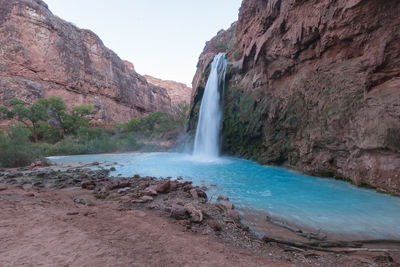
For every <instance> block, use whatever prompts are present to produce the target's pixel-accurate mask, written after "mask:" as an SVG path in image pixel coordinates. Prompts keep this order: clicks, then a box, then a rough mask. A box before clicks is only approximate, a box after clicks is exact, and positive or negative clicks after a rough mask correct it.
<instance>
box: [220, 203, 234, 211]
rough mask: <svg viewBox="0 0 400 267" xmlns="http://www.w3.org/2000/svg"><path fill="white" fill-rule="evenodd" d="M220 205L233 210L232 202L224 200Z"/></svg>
mask: <svg viewBox="0 0 400 267" xmlns="http://www.w3.org/2000/svg"><path fill="white" fill-rule="evenodd" d="M222 205H223V206H224V207H225V208H226V209H227V210H233V208H234V206H233V203H232V202H229V201H225V202H223V203H222Z"/></svg>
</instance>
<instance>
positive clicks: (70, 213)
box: [67, 211, 79, 216]
mask: <svg viewBox="0 0 400 267" xmlns="http://www.w3.org/2000/svg"><path fill="white" fill-rule="evenodd" d="M78 214H79V212H76V211H74V212H68V213H67V215H68V216H72V215H78Z"/></svg>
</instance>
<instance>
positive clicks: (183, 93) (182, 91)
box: [144, 75, 192, 106]
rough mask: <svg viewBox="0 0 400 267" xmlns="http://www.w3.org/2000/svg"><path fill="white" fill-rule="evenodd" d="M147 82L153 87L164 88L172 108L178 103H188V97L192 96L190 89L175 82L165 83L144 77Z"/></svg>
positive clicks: (147, 76) (150, 77)
mask: <svg viewBox="0 0 400 267" xmlns="http://www.w3.org/2000/svg"><path fill="white" fill-rule="evenodd" d="M144 77H145V78H146V80H147V82H148V83H150V84H153V85H155V86H159V87H162V88H165V89H166V90H167V93H168V95H169V97H170V98H171V104H172V105H173V106H176V105H178V104H179V103H189V102H190V96H191V94H192V88H190V87H188V86H186V84H183V83H179V82H175V81H165V80H161V79H158V78H154V77H152V76H150V75H144Z"/></svg>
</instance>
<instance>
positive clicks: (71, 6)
mask: <svg viewBox="0 0 400 267" xmlns="http://www.w3.org/2000/svg"><path fill="white" fill-rule="evenodd" d="M45 2H46V3H47V4H48V5H49V8H50V10H51V11H52V12H53V13H54V14H55V15H57V16H59V17H61V18H63V19H64V20H67V21H69V22H72V23H74V24H75V25H76V26H78V27H80V28H85V29H90V30H92V31H93V32H95V33H96V34H97V35H99V37H100V38H101V39H102V40H103V42H104V44H105V45H106V46H107V47H108V48H110V49H112V50H113V51H114V52H116V53H117V54H118V55H119V56H120V57H121V58H122V59H126V60H129V61H131V62H132V63H133V64H134V65H135V69H136V71H137V72H138V73H140V74H149V75H152V76H155V77H157V78H161V79H164V80H175V81H179V82H183V83H186V84H187V85H190V86H191V82H192V78H193V76H194V73H195V70H196V64H197V60H198V57H199V55H200V53H201V51H202V50H203V48H204V45H205V42H206V41H208V40H210V39H211V38H212V37H213V36H215V35H216V33H217V32H218V31H219V30H220V29H227V28H229V26H230V25H231V23H233V22H234V21H236V20H237V17H238V10H239V7H240V4H241V0H201V1H200V0H113V1H110V0H45Z"/></svg>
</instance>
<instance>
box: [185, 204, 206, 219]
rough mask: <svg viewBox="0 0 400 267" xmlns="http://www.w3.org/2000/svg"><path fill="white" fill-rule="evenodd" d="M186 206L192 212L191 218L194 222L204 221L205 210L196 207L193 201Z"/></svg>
mask: <svg viewBox="0 0 400 267" xmlns="http://www.w3.org/2000/svg"><path fill="white" fill-rule="evenodd" d="M184 208H185V210H186V211H187V212H188V213H189V214H190V218H191V220H192V221H193V222H197V223H199V222H202V221H203V212H202V211H201V209H200V208H199V207H196V206H195V205H194V204H193V203H188V204H186V205H185V206H184Z"/></svg>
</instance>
